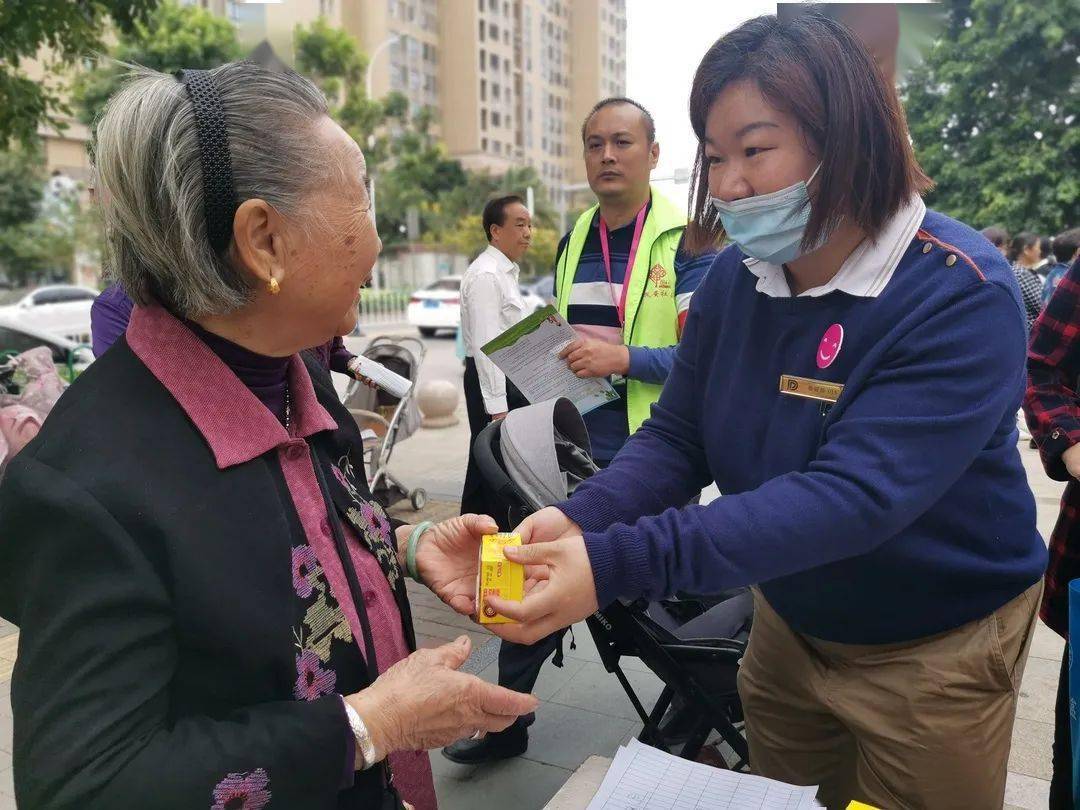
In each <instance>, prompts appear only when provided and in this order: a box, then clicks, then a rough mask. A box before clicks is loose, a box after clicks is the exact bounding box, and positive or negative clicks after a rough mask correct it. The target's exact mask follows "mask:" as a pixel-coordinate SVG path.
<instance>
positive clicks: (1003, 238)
mask: <svg viewBox="0 0 1080 810" xmlns="http://www.w3.org/2000/svg"><path fill="white" fill-rule="evenodd" d="M980 233H982V235H983V236H985V237H986V238H987V239H989V240H990V243H991V244H992V245H993V246H994V247H996V248H999V247H1008V245H1009V232H1008V231H1007V230H1005V229H1004V228H999V227H997V226H996V225H995V226H993V227H991V228H983V229H982V231H980Z"/></svg>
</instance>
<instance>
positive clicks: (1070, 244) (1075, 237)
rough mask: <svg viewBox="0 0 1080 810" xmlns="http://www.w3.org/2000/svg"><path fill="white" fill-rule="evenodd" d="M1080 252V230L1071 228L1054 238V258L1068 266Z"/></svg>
mask: <svg viewBox="0 0 1080 810" xmlns="http://www.w3.org/2000/svg"><path fill="white" fill-rule="evenodd" d="M1077 250H1080V228H1070V229H1069V230H1067V231H1062V232H1061V233H1059V234H1058V235H1057V236H1055V237H1054V258H1055V259H1057V260H1058V261H1059V262H1061V264H1068V263H1069V262H1071V261H1072V257H1073V256H1075V255H1076V251H1077Z"/></svg>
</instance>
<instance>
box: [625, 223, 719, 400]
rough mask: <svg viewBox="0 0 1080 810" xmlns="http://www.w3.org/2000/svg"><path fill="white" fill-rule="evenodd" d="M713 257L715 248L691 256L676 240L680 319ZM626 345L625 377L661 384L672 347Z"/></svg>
mask: <svg viewBox="0 0 1080 810" xmlns="http://www.w3.org/2000/svg"><path fill="white" fill-rule="evenodd" d="M714 259H716V252H715V251H708V252H706V253H701V254H697V255H694V254H691V253H688V252H687V251H685V250H683V247H682V240H681V239H680V240H679V248H678V250H677V251H676V253H675V304H676V312H677V317H678V318H679V319H680V321H681V320H682V318H683V315H684V313H685V312H686V311H687V310H688V309H689V308H690V302H691V300H693V295H694V293H695V292H696V291H697V288H698V287H700V286H701V282H702V281H704V280H705V276H706V275H707V274H708V272H709V267H710V266H712V263H713V260H714ZM627 348H628V349H629V350H630V373H629V374H628V375H627V376H628V377H630V379H632V380H641V382H647V383H655V384H656V385H663V384H664V381H665V380H667V378H668V374H670V373H671V367H672V365H673V364H674V363H675V346H661V347H659V348H652V347H645V346H629V347H627Z"/></svg>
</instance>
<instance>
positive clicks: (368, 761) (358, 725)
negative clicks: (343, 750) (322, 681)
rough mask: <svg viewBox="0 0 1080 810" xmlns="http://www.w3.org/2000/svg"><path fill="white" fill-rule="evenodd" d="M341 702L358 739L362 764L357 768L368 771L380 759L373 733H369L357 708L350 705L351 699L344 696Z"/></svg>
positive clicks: (357, 746)
mask: <svg viewBox="0 0 1080 810" xmlns="http://www.w3.org/2000/svg"><path fill="white" fill-rule="evenodd" d="M341 702H342V704H343V705H344V706H345V716H346V717H347V718H348V719H349V728H350V729H352V733H353V737H354V738H355V739H356V751H357V753H359V754H360V759H361V764H360V767H358V768H357V770H358V771H366V770H367V769H368V768H370V767H371V766H372V765H374V764H375V763H376V762H378V761H379V760H378V757H376V755H375V743H374V742H372V740H371V734H369V733H368V730H367V726H365V725H364V721H363V720H361V719H360V715H359V714H357V713H356V709H354V708H353V707H352V706H351V705H349V701H347V700H345V697H344V696H342V698H341Z"/></svg>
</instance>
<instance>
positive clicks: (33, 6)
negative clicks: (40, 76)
mask: <svg viewBox="0 0 1080 810" xmlns="http://www.w3.org/2000/svg"><path fill="white" fill-rule="evenodd" d="M157 3H158V0H80V2H57V0H18V2H6V3H0V31H3V32H4V33H3V36H2V37H0V110H3V111H4V114H3V115H0V148H5V149H6V148H7V147H8V146H10V145H11V143H12V141H15V140H18V141H21V142H22V144H23V145H24V146H27V147H29V146H31V145H32V144H33V143H34V142H35V141H36V140H37V129H38V127H39V126H40V125H43V124H45V125H49V126H52V127H53V128H56V129H63V128H64V125H63V122H62V121H60V120H59V118H58V116H59V115H61V114H68V113H70V109H69V108H68V107H67V106H66V105H65V104H64V103H63V100H62V87H61V86H60V84H59V83H57V82H51V83H49V82H39V81H34V80H33V79H30V78H29V77H27V76H26V74H25V72H24V71H23V70H22V67H21V64H22V62H23V60H24V59H32V58H34V57H36V56H39V55H40V56H43V57H44V58H45V59H46V60H47V66H48V67H49V69H50V72H52V73H56V74H62V73H63V72H65V70H66V69H68V68H70V67H72V66H73V65H74V64H75V63H76V62H77V61H78V60H79V59H82V58H84V57H86V56H88V55H89V54H91V53H93V52H95V51H99V50H103V49H104V46H103V44H102V37H103V35H104V33H105V30H106V27H107V26H108V24H109V23H110V22H111V23H112V25H113V26H115V29H116V30H117V31H119V32H120V33H121V34H123V33H125V32H127V31H130V30H131V29H132V28H133V27H134V26H135V25H136V24H137V23H138V22H139V21H141V20H144V19H146V17H147V16H148V15H149V13H150V12H151V11H152V10H153V8H154V7H155V6H156V5H157ZM43 49H44V50H43Z"/></svg>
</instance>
